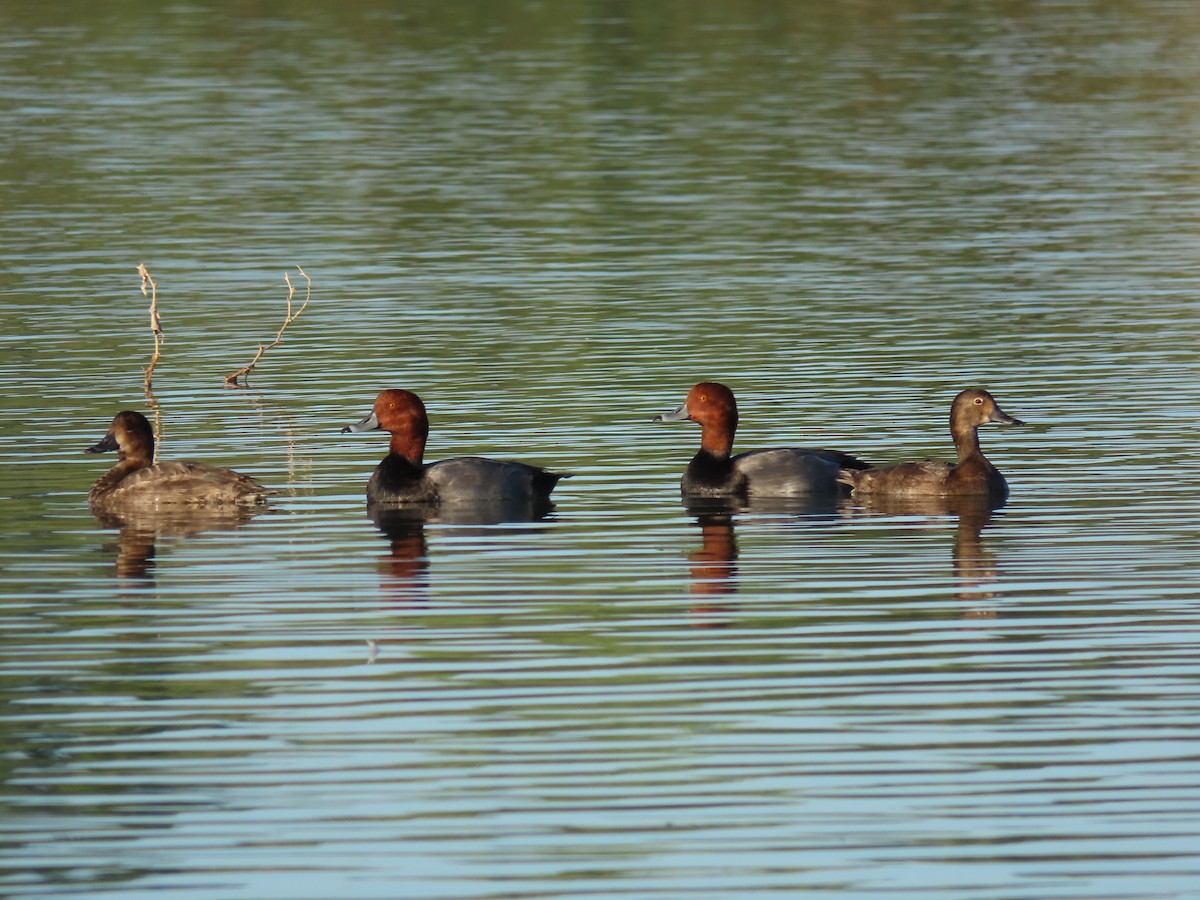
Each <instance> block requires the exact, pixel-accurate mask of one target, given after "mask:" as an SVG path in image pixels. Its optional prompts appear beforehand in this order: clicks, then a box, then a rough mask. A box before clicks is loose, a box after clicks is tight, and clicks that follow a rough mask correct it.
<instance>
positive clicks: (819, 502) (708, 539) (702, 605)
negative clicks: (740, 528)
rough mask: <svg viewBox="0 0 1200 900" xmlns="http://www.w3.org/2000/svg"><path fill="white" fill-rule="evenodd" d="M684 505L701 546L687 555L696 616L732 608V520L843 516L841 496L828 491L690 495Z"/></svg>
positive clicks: (818, 520) (817, 520) (809, 520)
mask: <svg viewBox="0 0 1200 900" xmlns="http://www.w3.org/2000/svg"><path fill="white" fill-rule="evenodd" d="M684 508H685V509H686V510H687V513H688V515H689V516H691V517H692V518H693V519H694V520H695V522H696V524H697V525H698V526H699V527H700V548H699V549H698V550H694V551H692V552H691V553H689V554H688V562H689V563H690V574H691V587H690V593H691V595H692V597H693V598H694V602H693V605H692V613H693V614H695V615H703V614H711V613H716V612H728V611H730V609H731V608H732V607H731V606H730V605H728V604H725V603H722V602H721V601H722V598H728V597H729V596H730V595H732V594H735V593H737V576H738V566H737V559H738V543H737V534H736V531H735V528H734V523H735V521H736V520H737V518H738V517H739V516H747V517H752V518H762V519H767V518H772V519H778V520H782V521H785V522H787V523H788V524H789V525H792V524H795V525H806V524H807V525H813V524H828V523H829V522H832V521H837V520H840V518H841V505H840V502H839V500H838V498H836V497H827V496H814V497H763V498H757V499H754V500H745V499H741V500H739V499H732V498H718V497H688V498H686V499H685V500H684ZM704 624H708V625H711V624H715V623H714V622H712V621H705V622H704Z"/></svg>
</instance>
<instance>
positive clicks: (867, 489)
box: [838, 388, 1025, 501]
mask: <svg viewBox="0 0 1200 900" xmlns="http://www.w3.org/2000/svg"><path fill="white" fill-rule="evenodd" d="M988 422H995V423H997V424H999V425H1024V424H1025V423H1024V422H1022V421H1020V420H1019V419H1014V418H1013V417H1012V416H1010V415H1008V413H1006V412H1004V410H1002V409H1001V408H1000V407H999V405H998V404H997V403H996V401H995V399H994V398H993V397H992V395H991V394H989V393H988V392H987V391H985V390H982V389H980V388H971V389H968V390H965V391H962V392H960V393H959V395H958V396H957V397H955V398H954V403H953V404H951V406H950V435H951V436H952V437H953V438H954V446H955V447H956V448H957V449H958V462H957V463H956V464H954V465H951V464H950V463H948V462H942V461H941V460H933V459H927V460H923V461H921V462H908V463H900V464H899V465H895V466H883V467H881V468H877V469H868V470H867V471H865V472H858V471H851V470H849V469H843V471H842V472H841V474H840V475H839V476H838V477H839V478H840V479H841V481H842V483H843V484H848V485H850V487H851V488H852V489H853V492H854V493H855V494H890V495H892V496H896V497H951V496H968V495H974V496H986V497H989V498H990V499H992V500H997V501H999V500H1004V499H1005V498H1006V497H1008V482H1006V481H1005V480H1004V476H1003V475H1001V474H1000V471H999V470H998V469H997V468H996V467H995V466H993V465H992V464H991V463H990V462H988V460H987V457H985V456H984V455H983V451H982V450H980V449H979V426H980V425H984V424H986V423H988Z"/></svg>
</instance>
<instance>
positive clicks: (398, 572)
mask: <svg viewBox="0 0 1200 900" xmlns="http://www.w3.org/2000/svg"><path fill="white" fill-rule="evenodd" d="M553 509H554V506H553V504H551V503H535V504H530V503H528V502H507V501H504V502H486V503H454V504H440V505H434V504H423V503H414V504H406V505H399V506H398V505H388V504H376V503H368V504H367V517H368V518H369V519H370V520H371V522H372V523H374V525H375V527H376V528H377V529H379V532H380V534H382V535H383V537H384V538H385V539H386V540H387V542H388V553H387V555H386V556H384V557H383V558H382V560H381V561H380V567H379V569H380V576H381V584H380V587H381V590H382V591H383V593H384V595H385V596H386V597H388V598H390V602H391V603H392V605H395V606H397V607H408V606H412V605H414V604H420V603H424V602H425V601H426V600H427V599H428V598H427V589H428V584H429V547H428V542H427V540H426V535H425V529H426V527H427V526H431V525H432V526H449V527H452V528H454V529H455V534H456V535H459V536H463V537H480V538H485V537H486V538H491V537H495V536H497V535H506V534H528V533H530V530H531V529H530V527H529V523H533V522H541V521H544V520H545V519H547V517H548V516H549V515H550V513H551V512H552V511H553ZM505 526H510V527H505ZM533 530H535V531H536V530H539V529H533Z"/></svg>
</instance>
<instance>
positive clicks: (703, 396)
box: [700, 394, 708, 403]
mask: <svg viewBox="0 0 1200 900" xmlns="http://www.w3.org/2000/svg"><path fill="white" fill-rule="evenodd" d="M700 402H701V403H707V402H708V394H701V395H700Z"/></svg>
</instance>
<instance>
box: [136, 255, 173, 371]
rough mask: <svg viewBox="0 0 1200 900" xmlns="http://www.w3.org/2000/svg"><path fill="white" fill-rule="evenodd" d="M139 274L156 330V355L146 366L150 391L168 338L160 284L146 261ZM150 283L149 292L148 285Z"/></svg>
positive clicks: (151, 319) (151, 327) (141, 264)
mask: <svg viewBox="0 0 1200 900" xmlns="http://www.w3.org/2000/svg"><path fill="white" fill-rule="evenodd" d="M137 270H138V274H139V275H141V276H142V296H143V297H145V296H146V295H147V293H149V295H150V330H151V331H153V332H154V355H153V356H151V357H150V365H148V366H146V393H147V394H149V393H150V381H151V379H152V378H153V377H154V367H155V366H156V365H157V364H158V356H159V350H160V348H161V347H162V344H163V341H164V340H165V339H166V336H165V334H164V333H163V328H162V320H161V319H160V318H159V317H158V285H156V284H155V283H154V279H153V278H151V277H150V273H149V271H147V269H146V264H145V263H138V267H137ZM147 284H148V285H150V290H149V292H147V291H146V285H147Z"/></svg>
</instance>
